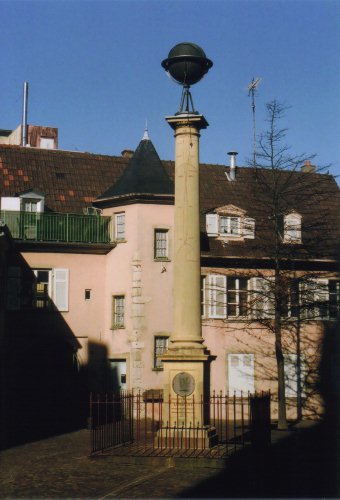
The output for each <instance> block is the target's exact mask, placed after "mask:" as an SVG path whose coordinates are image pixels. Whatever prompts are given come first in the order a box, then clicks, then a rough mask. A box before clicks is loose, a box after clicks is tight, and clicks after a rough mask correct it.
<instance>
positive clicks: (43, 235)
mask: <svg viewBox="0 0 340 500" xmlns="http://www.w3.org/2000/svg"><path fill="white" fill-rule="evenodd" d="M0 219H1V220H2V221H3V222H4V223H5V224H6V226H7V227H8V229H9V231H10V232H11V235H12V238H13V239H15V240H21V241H29V242H58V243H86V244H87V243H111V242H112V234H113V233H112V230H111V229H112V218H111V217H107V216H101V215H78V214H60V213H32V212H14V211H9V210H1V211H0Z"/></svg>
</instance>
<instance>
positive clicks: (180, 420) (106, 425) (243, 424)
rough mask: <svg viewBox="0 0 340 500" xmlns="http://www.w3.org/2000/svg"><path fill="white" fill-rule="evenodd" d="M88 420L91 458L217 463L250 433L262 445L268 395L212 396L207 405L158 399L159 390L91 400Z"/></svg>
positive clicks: (191, 400) (266, 426)
mask: <svg viewBox="0 0 340 500" xmlns="http://www.w3.org/2000/svg"><path fill="white" fill-rule="evenodd" d="M157 392H158V393H159V394H157ZM251 405H252V407H251ZM263 406H264V408H263ZM179 408H180V411H179V410H178V409H179ZM180 413H181V415H180ZM204 414H205V419H206V422H205V424H204V425H202V419H203V415H204ZM90 421H91V453H92V454H96V453H103V452H110V453H113V454H118V455H124V454H129V455H135V456H142V455H148V456H151V455H153V454H156V455H157V456H161V455H166V456H170V455H172V456H175V455H180V456H190V457H193V456H196V455H197V456H200V457H201V456H205V457H211V458H223V457H225V456H227V455H228V454H229V453H230V452H233V451H236V450H237V449H239V448H240V447H243V446H245V444H246V442H247V441H250V440H251V438H252V435H253V434H254V432H255V433H256V435H255V436H254V437H255V438H256V439H257V441H259V439H262V438H263V439H264V440H265V442H266V444H267V442H268V436H267V431H268V432H270V394H269V393H268V394H267V393H266V394H264V393H263V394H255V395H254V394H253V395H250V394H242V393H241V395H240V396H238V397H236V395H230V396H229V395H222V393H215V392H213V393H212V395H211V396H210V398H209V400H207V401H203V400H202V399H200V400H195V398H194V397H184V398H183V397H179V396H177V397H171V398H170V397H169V399H167V400H163V394H162V391H156V390H153V391H145V392H144V393H141V392H138V393H133V392H129V391H122V392H120V393H118V394H105V395H100V394H98V395H91V399H90ZM207 424H209V425H207ZM260 424H261V428H259V425H260ZM207 429H208V430H207ZM209 429H210V431H209ZM258 429H259V430H260V431H261V432H260V433H259V432H257V431H258ZM262 431H263V432H262ZM264 431H266V434H264ZM209 432H211V436H210V434H209ZM260 444H261V443H260ZM109 450H110V451H109Z"/></svg>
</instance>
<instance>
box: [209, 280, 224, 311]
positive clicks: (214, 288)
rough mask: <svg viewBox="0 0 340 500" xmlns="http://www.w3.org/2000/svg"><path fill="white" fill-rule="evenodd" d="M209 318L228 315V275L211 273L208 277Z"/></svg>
mask: <svg viewBox="0 0 340 500" xmlns="http://www.w3.org/2000/svg"><path fill="white" fill-rule="evenodd" d="M208 315H209V318H225V317H226V276H223V275H217V274H210V275H209V279H208Z"/></svg>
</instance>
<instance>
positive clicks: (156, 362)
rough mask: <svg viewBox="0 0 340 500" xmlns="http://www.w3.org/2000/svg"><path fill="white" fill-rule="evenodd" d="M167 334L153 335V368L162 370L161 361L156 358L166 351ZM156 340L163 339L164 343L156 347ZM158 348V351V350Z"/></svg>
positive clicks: (167, 344) (167, 343)
mask: <svg viewBox="0 0 340 500" xmlns="http://www.w3.org/2000/svg"><path fill="white" fill-rule="evenodd" d="M169 338H170V336H169V335H163V334H162V335H155V336H154V338H153V339H154V340H153V370H155V371H162V370H164V366H163V362H162V361H161V360H160V359H159V358H158V356H161V355H162V354H164V352H166V351H167V349H168V346H169ZM157 340H162V341H164V345H162V346H158V347H157ZM159 350H160V352H159Z"/></svg>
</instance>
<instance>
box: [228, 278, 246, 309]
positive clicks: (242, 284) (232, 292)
mask: <svg viewBox="0 0 340 500" xmlns="http://www.w3.org/2000/svg"><path fill="white" fill-rule="evenodd" d="M248 289H249V279H248V278H232V277H228V278H227V315H228V317H238V316H241V317H245V316H248Z"/></svg>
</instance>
